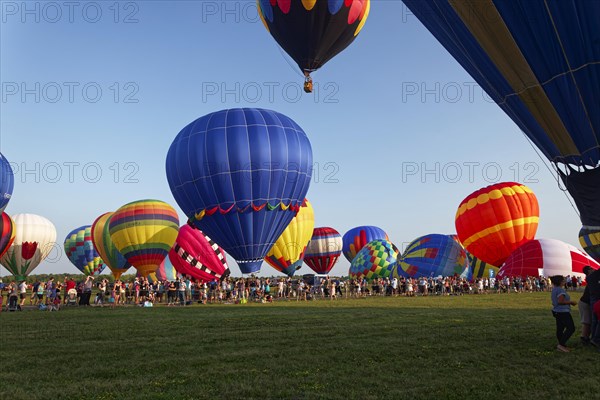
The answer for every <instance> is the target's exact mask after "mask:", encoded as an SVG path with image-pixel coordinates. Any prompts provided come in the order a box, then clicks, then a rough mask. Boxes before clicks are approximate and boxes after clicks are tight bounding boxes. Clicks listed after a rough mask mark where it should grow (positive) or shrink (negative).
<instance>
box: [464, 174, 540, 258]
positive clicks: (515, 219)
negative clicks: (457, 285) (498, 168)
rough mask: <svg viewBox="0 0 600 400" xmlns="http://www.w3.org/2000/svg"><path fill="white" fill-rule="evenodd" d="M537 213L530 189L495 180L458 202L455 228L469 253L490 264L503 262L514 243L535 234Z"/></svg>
mask: <svg viewBox="0 0 600 400" xmlns="http://www.w3.org/2000/svg"><path fill="white" fill-rule="evenodd" d="M539 215H540V211H539V206H538V202H537V198H536V197H535V195H534V194H533V192H532V191H531V189H529V188H528V187H527V186H525V185H521V184H520V183H515V182H502V183H497V184H495V185H491V186H488V187H485V188H483V189H480V190H478V191H476V192H474V193H472V194H470V195H469V196H467V197H466V198H465V199H464V200H463V201H462V202H461V203H460V206H459V207H458V211H457V212H456V219H455V225H456V232H457V234H458V238H459V239H460V242H461V243H462V245H463V246H464V247H465V249H467V251H468V252H469V253H471V254H473V255H474V256H475V257H477V258H479V259H480V260H482V261H484V262H486V263H489V264H491V265H502V263H503V262H504V261H505V260H506V258H507V257H508V256H509V255H510V253H512V252H513V251H514V250H515V249H516V248H517V247H519V246H520V245H522V244H523V243H525V242H527V241H529V240H531V239H533V238H534V237H535V233H536V231H537V227H538V220H539Z"/></svg>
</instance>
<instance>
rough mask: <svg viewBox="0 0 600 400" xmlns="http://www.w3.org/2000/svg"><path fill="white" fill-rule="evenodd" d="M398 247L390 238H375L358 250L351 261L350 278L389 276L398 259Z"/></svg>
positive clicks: (370, 278) (369, 278) (368, 278)
mask: <svg viewBox="0 0 600 400" xmlns="http://www.w3.org/2000/svg"><path fill="white" fill-rule="evenodd" d="M398 256H399V254H398V248H397V247H396V246H395V245H394V244H393V243H392V242H390V241H389V240H386V239H381V240H373V241H371V242H369V243H367V244H366V245H365V246H363V248H362V249H361V250H360V251H359V252H358V254H357V255H356V257H354V259H353V260H352V263H350V270H349V275H350V278H355V279H363V278H365V279H367V280H368V281H370V280H373V279H377V278H388V277H390V276H391V274H392V270H393V268H394V267H395V265H396V261H397V259H398Z"/></svg>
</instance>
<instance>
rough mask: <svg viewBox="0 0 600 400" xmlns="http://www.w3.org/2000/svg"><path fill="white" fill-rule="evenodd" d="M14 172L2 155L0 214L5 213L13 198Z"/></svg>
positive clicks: (0, 156) (0, 159)
mask: <svg viewBox="0 0 600 400" xmlns="http://www.w3.org/2000/svg"><path fill="white" fill-rule="evenodd" d="M14 180H15V178H14V175H13V170H12V168H11V166H10V164H9V162H8V160H7V159H6V158H4V156H3V155H2V153H0V212H3V211H4V209H5V208H6V206H7V205H8V202H9V201H10V198H11V196H12V192H13V187H14Z"/></svg>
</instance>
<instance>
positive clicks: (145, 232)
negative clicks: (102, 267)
mask: <svg viewBox="0 0 600 400" xmlns="http://www.w3.org/2000/svg"><path fill="white" fill-rule="evenodd" d="M108 226H109V232H110V238H111V239H112V241H113V243H114V244H115V247H116V248H117V250H118V251H119V252H120V253H121V254H123V256H124V257H125V259H126V260H127V261H128V262H129V263H130V264H131V265H133V266H134V267H135V268H136V269H137V270H138V272H139V273H140V274H141V275H142V276H145V277H147V276H148V275H149V274H151V273H152V272H156V270H157V269H158V268H159V266H160V264H161V263H162V262H163V261H164V260H165V257H166V256H167V255H168V254H169V250H171V247H172V246H173V243H175V239H177V233H178V232H179V218H178V216H177V212H176V211H175V210H174V209H173V207H171V206H170V205H168V204H167V203H165V202H163V201H159V200H140V201H135V202H133V203H129V204H126V205H124V206H123V207H121V208H119V209H118V210H117V211H115V213H114V214H113V215H112V216H111V217H110V220H109V221H108Z"/></svg>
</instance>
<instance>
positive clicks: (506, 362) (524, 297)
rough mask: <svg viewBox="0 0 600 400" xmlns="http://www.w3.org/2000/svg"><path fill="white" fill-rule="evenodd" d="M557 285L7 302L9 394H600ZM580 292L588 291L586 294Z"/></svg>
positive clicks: (592, 356) (4, 389)
mask: <svg viewBox="0 0 600 400" xmlns="http://www.w3.org/2000/svg"><path fill="white" fill-rule="evenodd" d="M549 297H550V295H549V294H548V293H533V294H510V295H486V296H475V295H472V296H462V297H443V298H440V297H426V298H421V297H419V298H369V299H358V300H338V301H333V302H331V301H328V300H320V301H314V302H308V303H306V302H295V301H291V302H280V303H275V304H246V305H209V306H193V307H182V308H167V307H154V308H138V307H127V308H120V309H116V310H112V309H108V308H103V309H101V308H88V309H83V308H76V307H74V308H70V309H62V310H61V311H59V312H41V311H27V310H26V311H23V312H20V313H6V312H2V314H1V315H0V327H1V328H0V334H1V336H0V352H1V357H2V358H1V360H2V361H1V365H2V368H1V375H0V398H2V399H36V398H44V399H58V398H74V399H75V398H81V399H84V398H85V399H117V398H141V399H204V398H206V399H247V398H256V399H313V398H323V399H401V398H406V399H420V398H423V399H431V398H434V399H435V398H437V399H459V398H460V399H464V398H472V399H504V400H505V399H507V398H528V399H538V398H539V399H549V398H560V399H592V398H597V397H596V396H598V394H599V393H600V353H598V352H596V351H594V350H593V349H591V348H587V347H582V346H580V345H579V344H578V338H579V327H580V325H579V324H578V322H579V321H578V317H577V316H576V313H575V312H574V314H573V316H574V318H575V321H576V325H577V328H578V331H577V332H576V334H575V335H574V336H573V339H572V340H571V344H572V345H574V347H575V350H574V351H573V352H572V353H570V354H563V353H558V352H557V351H556V350H555V345H556V344H555V338H554V319H553V318H552V316H551V314H550V311H549V308H550V307H549V302H550V299H549ZM578 297H579V296H574V298H577V299H578Z"/></svg>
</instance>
